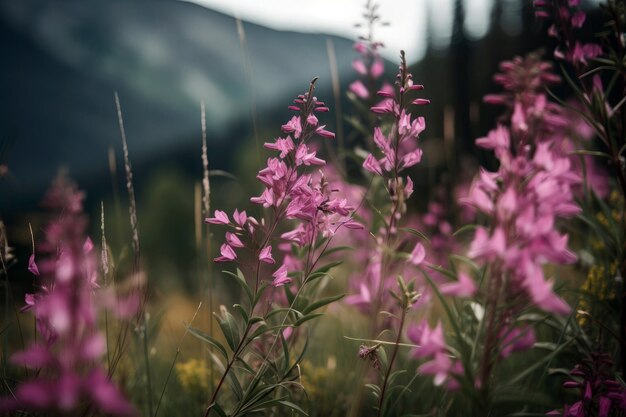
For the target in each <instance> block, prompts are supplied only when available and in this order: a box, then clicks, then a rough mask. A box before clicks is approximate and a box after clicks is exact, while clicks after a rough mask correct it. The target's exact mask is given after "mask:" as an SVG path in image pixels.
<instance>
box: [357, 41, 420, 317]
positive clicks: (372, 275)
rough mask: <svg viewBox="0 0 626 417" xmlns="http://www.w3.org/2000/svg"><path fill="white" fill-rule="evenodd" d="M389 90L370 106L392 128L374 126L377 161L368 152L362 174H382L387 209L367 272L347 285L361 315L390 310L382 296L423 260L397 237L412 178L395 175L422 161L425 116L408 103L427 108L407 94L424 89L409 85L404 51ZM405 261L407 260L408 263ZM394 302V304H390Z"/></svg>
mask: <svg viewBox="0 0 626 417" xmlns="http://www.w3.org/2000/svg"><path fill="white" fill-rule="evenodd" d="M395 84H396V85H395V87H396V88H395V89H394V90H393V91H392V92H388V91H379V92H378V94H379V95H380V96H382V97H384V98H385V100H384V101H383V102H381V103H379V104H377V105H375V106H373V107H372V108H371V111H372V112H373V113H375V114H378V115H390V116H391V118H392V120H393V125H392V127H391V130H390V131H389V132H388V133H386V134H385V133H384V132H383V129H382V128H381V127H376V128H374V134H373V142H374V144H375V145H376V146H377V147H378V150H379V152H380V155H379V157H375V156H374V155H373V154H372V153H369V154H368V155H367V157H366V158H365V161H364V162H363V168H364V169H365V170H366V171H369V172H370V173H372V174H374V175H375V176H380V177H382V178H383V179H384V180H385V182H386V183H385V186H386V190H387V192H388V195H389V198H390V203H391V206H390V208H389V213H388V214H385V216H386V218H385V226H384V227H382V228H381V230H380V231H379V232H380V233H379V234H378V235H377V238H376V242H375V245H374V246H373V247H370V248H369V249H368V253H369V256H368V261H367V264H366V266H365V269H364V270H363V271H362V272H361V271H360V272H359V276H358V278H357V277H355V278H356V279H351V285H352V286H353V287H354V288H355V290H356V291H357V293H356V294H353V295H351V296H349V297H347V298H346V302H348V303H349V304H352V305H355V306H357V307H358V308H360V309H361V310H362V311H364V312H372V313H374V314H375V312H374V311H371V310H377V309H378V308H380V307H381V306H383V305H384V308H385V309H389V310H391V309H393V306H391V305H387V303H385V302H384V301H383V300H382V299H381V298H383V297H385V295H386V294H388V290H390V289H391V287H393V285H394V284H395V282H396V280H395V276H396V273H401V272H402V270H403V269H404V268H405V266H406V265H408V266H411V267H412V266H416V265H419V264H421V263H422V262H423V260H424V258H425V255H426V254H425V249H424V247H423V246H422V244H421V243H419V242H418V243H417V244H415V243H414V242H413V243H412V240H411V239H406V238H403V237H399V236H398V233H397V232H398V222H399V221H400V219H401V218H402V216H403V215H404V214H405V213H406V200H407V199H408V198H409V197H410V196H411V194H412V193H413V181H412V180H411V177H409V176H406V177H405V178H404V179H403V178H402V177H400V176H399V174H400V173H401V171H402V170H404V169H406V168H409V167H411V166H413V165H415V164H417V163H419V161H420V160H421V156H422V150H421V149H420V148H419V147H418V138H419V135H420V133H422V131H423V130H424V129H425V127H426V123H425V121H424V118H423V117H416V118H415V117H413V116H412V115H411V114H410V112H409V108H410V106H412V105H420V104H427V103H428V100H424V99H413V100H410V99H409V93H410V92H412V91H418V90H422V89H423V86H421V85H417V84H413V78H412V75H411V74H410V73H409V72H408V70H407V66H406V60H405V57H404V52H402V53H401V64H400V67H399V71H398V75H397V78H396V83H395ZM407 247H409V248H411V249H409V250H411V253H410V254H407V255H408V256H407V258H408V259H407V258H403V259H402V260H401V261H402V262H396V260H394V261H392V260H390V259H386V257H387V258H388V252H389V250H391V251H393V252H401V251H402V250H403V249H406V248H407ZM407 260H408V262H407ZM389 301H391V302H392V303H393V301H392V300H389Z"/></svg>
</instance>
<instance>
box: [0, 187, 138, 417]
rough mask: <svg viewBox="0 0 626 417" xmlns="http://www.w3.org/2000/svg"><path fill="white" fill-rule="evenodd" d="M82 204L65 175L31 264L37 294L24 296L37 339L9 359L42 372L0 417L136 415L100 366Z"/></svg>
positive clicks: (93, 265) (5, 403)
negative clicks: (28, 413) (11, 414)
mask: <svg viewBox="0 0 626 417" xmlns="http://www.w3.org/2000/svg"><path fill="white" fill-rule="evenodd" d="M82 200H83V193H81V192H79V191H78V190H77V189H76V186H75V185H74V184H73V183H72V182H70V181H69V180H68V179H67V178H66V177H65V176H63V175H60V176H59V177H58V178H57V179H56V180H55V182H54V184H53V186H52V188H51V190H50V191H49V193H48V195H47V196H46V198H45V200H44V204H45V205H46V206H47V207H48V208H49V209H51V210H52V211H54V212H55V214H56V215H57V216H58V217H57V219H56V220H55V221H53V222H52V223H50V224H49V225H48V226H47V228H46V231H45V237H46V239H45V241H44V242H42V243H41V244H40V245H39V246H40V248H41V253H40V254H39V255H40V256H38V259H39V261H38V265H37V264H36V263H35V258H34V257H31V259H30V262H29V270H30V271H31V272H32V273H33V274H35V275H36V279H35V281H36V287H37V292H36V293H35V294H27V295H26V299H25V301H26V306H25V307H24V308H23V309H22V311H26V310H30V311H32V312H33V313H34V315H35V318H36V325H37V332H38V333H39V337H38V339H37V341H35V342H33V343H32V344H31V345H30V346H28V347H27V348H26V349H25V350H24V351H22V352H19V353H16V354H15V355H13V357H12V358H11V361H12V362H13V363H15V364H17V365H23V366H26V367H28V368H31V369H38V372H37V376H36V377H34V378H33V379H30V380H27V381H24V382H22V383H20V384H19V385H18V386H17V388H16V389H15V392H14V393H15V397H14V398H11V399H0V412H5V411H15V410H20V409H29V410H40V411H50V412H52V411H54V412H56V413H61V414H68V413H71V412H73V411H78V410H85V406H86V405H88V406H89V407H91V408H92V409H94V410H98V411H99V412H102V413H105V414H111V415H131V414H134V411H133V408H132V407H131V406H130V404H129V403H127V402H126V400H125V399H124V398H123V396H122V395H121V393H120V392H119V390H118V389H117V387H116V386H115V385H114V384H113V383H112V382H111V381H110V379H109V377H108V376H107V371H106V370H105V369H104V368H103V367H102V366H101V365H99V364H98V362H99V361H100V360H101V359H102V356H103V354H104V353H105V349H106V346H105V341H104V337H103V335H102V334H101V333H100V332H99V331H98V328H97V319H98V313H99V307H100V306H99V303H98V298H97V297H96V290H97V288H98V284H97V281H96V277H97V261H96V256H95V253H94V251H93V243H92V242H91V240H90V239H89V238H88V237H87V236H86V235H85V232H86V228H87V219H86V217H85V215H84V214H83V212H82ZM39 272H40V274H39Z"/></svg>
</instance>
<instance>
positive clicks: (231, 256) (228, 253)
mask: <svg viewBox="0 0 626 417" xmlns="http://www.w3.org/2000/svg"><path fill="white" fill-rule="evenodd" d="M220 253H221V254H222V256H218V257H217V258H215V259H214V261H215V262H230V261H234V260H235V259H237V254H236V253H235V251H234V250H233V248H231V247H230V246H229V245H228V244H227V243H223V244H222V246H220Z"/></svg>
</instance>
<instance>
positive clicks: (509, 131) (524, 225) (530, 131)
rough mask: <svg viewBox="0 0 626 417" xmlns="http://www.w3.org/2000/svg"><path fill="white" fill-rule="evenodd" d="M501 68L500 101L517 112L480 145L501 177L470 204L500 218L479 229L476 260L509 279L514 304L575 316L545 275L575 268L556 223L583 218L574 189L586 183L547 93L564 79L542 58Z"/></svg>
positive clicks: (486, 183)
mask: <svg viewBox="0 0 626 417" xmlns="http://www.w3.org/2000/svg"><path fill="white" fill-rule="evenodd" d="M501 68H502V69H503V70H504V72H503V73H502V74H499V75H498V76H497V77H496V79H497V81H498V82H499V83H500V84H502V85H503V86H504V87H505V89H507V90H508V91H507V92H506V93H505V94H502V95H500V96H498V97H499V98H500V102H501V103H505V104H507V105H508V106H509V108H510V109H511V111H512V112H511V114H510V124H509V126H505V125H503V124H500V125H498V126H497V127H496V128H495V129H493V130H492V131H491V132H489V134H488V135H487V136H486V137H483V138H479V139H477V140H476V144H477V145H478V146H479V147H482V148H484V149H488V150H493V151H494V153H495V156H496V158H497V159H498V160H499V162H500V167H499V170H498V171H497V172H488V171H486V170H481V171H480V174H479V175H478V176H477V177H476V179H475V181H474V183H473V185H472V187H471V189H470V194H469V196H468V197H467V198H466V199H465V202H466V203H468V204H471V205H472V206H474V207H475V208H477V209H478V210H479V211H480V212H482V213H484V214H486V215H487V216H489V218H491V219H493V221H492V224H491V225H490V227H489V228H485V227H479V228H478V229H477V230H476V233H475V235H474V239H473V241H472V244H471V247H470V251H469V256H470V257H472V258H474V259H476V260H478V261H480V262H482V263H485V264H487V263H490V264H491V265H493V267H492V269H493V271H494V272H497V273H499V274H502V275H503V276H507V277H508V279H507V280H506V285H507V288H506V289H505V291H506V294H509V295H510V296H511V297H513V296H514V295H515V294H527V295H528V298H529V299H530V300H531V301H532V302H533V303H535V304H536V305H537V306H538V307H540V308H542V309H544V310H546V311H550V312H555V313H567V312H568V311H569V307H568V306H567V305H566V304H565V303H564V302H563V301H562V300H561V299H560V298H559V297H557V296H556V295H555V294H554V293H553V292H552V285H553V284H552V283H551V282H549V281H546V280H545V279H544V275H543V268H542V265H543V264H545V263H548V262H552V263H557V264H564V263H571V262H573V261H575V259H576V258H575V256H574V254H573V253H571V252H570V251H569V250H568V249H567V241H568V236H567V235H566V234H561V233H559V232H558V230H556V229H555V221H556V220H557V219H558V218H560V217H571V216H573V215H575V214H578V213H579V212H580V208H579V207H578V206H577V205H576V204H575V202H574V198H573V192H572V189H573V187H574V186H576V185H578V184H579V183H580V181H581V179H580V177H579V176H578V175H577V174H576V173H574V172H573V171H572V164H571V161H570V159H569V158H568V157H567V156H565V155H563V154H562V151H561V148H560V143H557V140H556V139H557V138H558V139H560V135H559V134H558V132H560V131H562V130H563V129H564V128H565V125H566V124H565V122H566V119H565V118H564V117H562V116H561V114H560V112H559V110H558V107H557V106H556V105H554V104H552V103H549V102H548V101H547V98H546V97H545V94H542V93H539V91H540V90H541V88H542V86H543V85H545V83H552V82H555V81H556V80H557V79H556V78H555V77H554V76H551V75H550V74H549V73H548V70H549V68H550V67H549V65H547V64H545V63H542V62H541V61H540V60H539V59H538V57H537V56H535V55H530V56H528V57H527V58H525V59H522V58H516V59H515V62H506V63H504V64H503V65H502V66H501ZM489 97H490V98H488V100H489V101H491V102H494V100H493V97H494V96H489Z"/></svg>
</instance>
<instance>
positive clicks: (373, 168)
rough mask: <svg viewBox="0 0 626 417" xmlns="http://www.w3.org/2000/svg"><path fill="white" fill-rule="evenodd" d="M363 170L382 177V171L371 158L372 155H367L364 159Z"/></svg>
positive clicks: (372, 157)
mask: <svg viewBox="0 0 626 417" xmlns="http://www.w3.org/2000/svg"><path fill="white" fill-rule="evenodd" d="M363 168H365V169H366V170H367V171H369V172H371V173H372V174H378V175H381V176H382V175H383V171H382V169H381V167H380V164H379V163H378V161H377V160H376V158H374V156H372V154H369V155H367V158H365V161H364V162H363Z"/></svg>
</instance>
